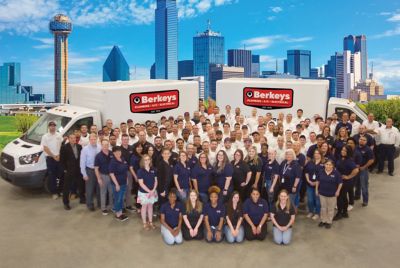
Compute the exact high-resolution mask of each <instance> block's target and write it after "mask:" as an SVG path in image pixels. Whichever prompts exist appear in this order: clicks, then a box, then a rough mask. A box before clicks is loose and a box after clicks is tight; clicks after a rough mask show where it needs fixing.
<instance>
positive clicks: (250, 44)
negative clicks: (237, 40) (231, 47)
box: [241, 35, 313, 50]
mask: <svg viewBox="0 0 400 268" xmlns="http://www.w3.org/2000/svg"><path fill="white" fill-rule="evenodd" d="M312 39H313V38H312V37H310V36H305V37H297V38H293V37H290V36H287V35H270V36H260V37H255V38H250V39H246V40H243V41H242V42H241V45H242V46H243V45H246V47H247V48H248V49H250V50H261V49H266V48H269V47H271V46H272V44H273V43H274V42H285V43H301V42H307V41H310V40H312Z"/></svg>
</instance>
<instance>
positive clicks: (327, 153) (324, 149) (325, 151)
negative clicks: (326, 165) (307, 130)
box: [319, 141, 335, 160]
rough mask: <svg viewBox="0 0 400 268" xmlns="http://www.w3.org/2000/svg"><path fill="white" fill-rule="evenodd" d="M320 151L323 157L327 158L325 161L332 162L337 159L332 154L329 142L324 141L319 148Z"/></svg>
mask: <svg viewBox="0 0 400 268" xmlns="http://www.w3.org/2000/svg"><path fill="white" fill-rule="evenodd" d="M319 150H320V151H321V157H323V158H325V159H331V160H335V158H334V157H333V155H332V153H331V151H332V150H331V147H330V146H329V144H328V142H326V141H324V142H323V143H322V144H321V147H320V148H319Z"/></svg>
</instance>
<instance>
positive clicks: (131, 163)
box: [129, 154, 140, 172]
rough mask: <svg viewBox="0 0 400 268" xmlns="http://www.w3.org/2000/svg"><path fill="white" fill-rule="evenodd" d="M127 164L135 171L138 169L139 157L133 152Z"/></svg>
mask: <svg viewBox="0 0 400 268" xmlns="http://www.w3.org/2000/svg"><path fill="white" fill-rule="evenodd" d="M129 166H131V167H132V168H133V170H134V171H135V172H137V171H138V170H139V169H140V157H139V156H137V155H135V154H133V155H132V156H131V159H130V161H129Z"/></svg>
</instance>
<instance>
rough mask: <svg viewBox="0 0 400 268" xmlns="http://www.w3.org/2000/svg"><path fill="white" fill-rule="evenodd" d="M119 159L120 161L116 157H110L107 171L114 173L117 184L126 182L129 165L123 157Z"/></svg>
mask: <svg viewBox="0 0 400 268" xmlns="http://www.w3.org/2000/svg"><path fill="white" fill-rule="evenodd" d="M121 160H122V161H118V160H117V159H116V158H112V159H111V161H110V165H109V166H108V171H109V172H110V173H114V175H115V177H116V179H117V181H118V184H119V185H125V184H127V178H128V169H129V167H128V162H126V161H125V160H124V159H121ZM112 183H114V182H112Z"/></svg>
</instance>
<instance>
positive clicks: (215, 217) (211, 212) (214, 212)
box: [203, 202, 225, 226]
mask: <svg viewBox="0 0 400 268" xmlns="http://www.w3.org/2000/svg"><path fill="white" fill-rule="evenodd" d="M203 213H204V216H208V223H209V224H210V226H218V224H219V221H220V220H221V218H224V217H225V206H224V205H223V204H222V203H220V202H218V204H217V206H216V207H215V208H214V207H213V206H211V203H207V204H206V205H205V206H204V209H203Z"/></svg>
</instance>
